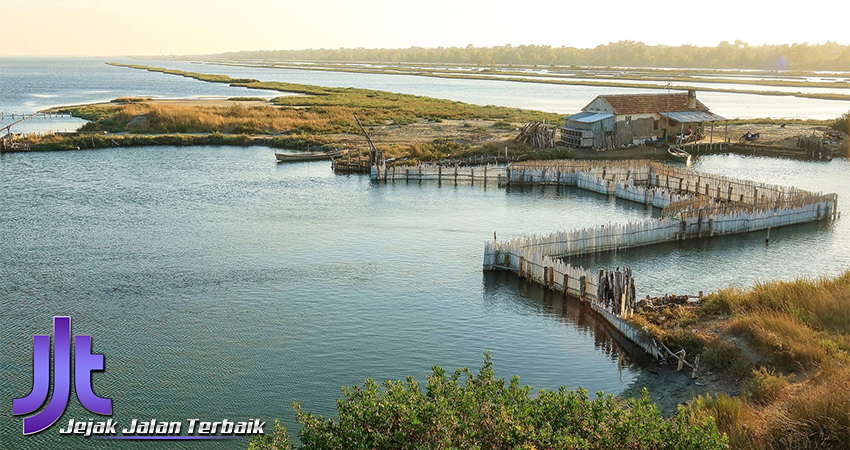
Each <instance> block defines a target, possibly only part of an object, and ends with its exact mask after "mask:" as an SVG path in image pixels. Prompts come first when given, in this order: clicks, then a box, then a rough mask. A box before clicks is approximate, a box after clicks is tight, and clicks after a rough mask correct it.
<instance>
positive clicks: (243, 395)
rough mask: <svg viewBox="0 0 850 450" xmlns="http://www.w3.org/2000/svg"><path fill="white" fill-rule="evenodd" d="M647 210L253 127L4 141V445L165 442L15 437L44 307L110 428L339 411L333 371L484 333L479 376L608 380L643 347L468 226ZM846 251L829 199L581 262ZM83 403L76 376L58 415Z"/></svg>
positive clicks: (798, 272) (678, 283)
mask: <svg viewBox="0 0 850 450" xmlns="http://www.w3.org/2000/svg"><path fill="white" fill-rule="evenodd" d="M5 64H6V63H5V61H4V62H3V66H0V67H2V68H3V69H2V70H4V72H3V83H4V84H5V83H7V80H8V78H7V73H8V72H6V70H7V66H6V65H5ZM110 70H117V69H115V68H111V69H110ZM125 70H127V72H126V73H127V74H128V75H131V74H144V76H145V77H147V76H148V75H150V74H147V73H146V72H141V71H130V70H129V69H125ZM162 77H165V78H164V80H166V81H169V82H170V81H173V82H175V83H178V84H182V83H184V80H185V81H191V82H193V83H195V82H194V81H193V80H187V79H184V78H181V77H166V76H164V75H162ZM135 83H136V82H128V83H126V85H128V86H134V85H136V84H135ZM139 83H141V82H139ZM197 83H200V82H197ZM166 84H167V83H166ZM190 84H192V83H190ZM201 84H202V85H203V84H204V83H201ZM187 86H189V85H187ZM213 86H218V85H213ZM220 86H221V87H225V88H226V86H224V85H220ZM149 89H151V90H153V88H151V87H149ZM171 89H183V87H179V88H175V87H173V86H172V87H171ZM56 92H57V94H56V95H57V97H56V98H59V99H64V98H65V97H68V96H71V95H76V94H71V93H63V91H62V90H57V91H56ZM121 92H122V93H121V94H120V95H124V92H126V93H127V94H128V95H130V94H132V93H133V92H134V91H133V90H132V89H127V90H126V91H121ZM226 92H227V91H226V90H225V92H222V94H224V95H226V96H230V95H228V94H226ZM91 95H95V94H91ZM240 95H241V94H240ZM111 96H112V95H111V94H108V95H107V97H111ZM115 96H117V95H115ZM20 98H22V99H27V101H30V100H29V98H30V96H27V95H21V96H20ZM34 98H39V97H34ZM87 98H88V97H87ZM19 104H20V103H19ZM694 168H695V169H697V170H704V171H708V172H715V173H722V174H726V175H730V176H737V177H744V178H749V179H754V180H759V181H767V182H773V183H781V184H791V185H796V186H799V187H802V188H806V189H810V190H816V191H825V192H837V193H838V194H839V197H840V198H850V188H848V183H847V182H846V180H845V178H846V174H847V173H848V170H850V164H848V162H847V161H846V160H845V159H837V160H835V161H832V162H828V163H826V162H802V161H792V160H784V159H770V158H753V157H741V156H735V155H717V156H710V157H703V158H700V159H698V160H697V163H696V164H695V167H694ZM839 205H841V200H839ZM657 213H658V211H657V210H656V211H654V212H653V211H647V210H646V209H645V207H644V206H643V205H637V204H633V203H629V202H624V201H620V200H617V201H609V200H608V199H607V198H605V197H604V196H599V195H596V194H592V193H588V192H584V191H580V190H576V189H554V188H535V189H511V190H505V189H502V188H497V187H495V186H490V185H488V186H486V187H485V186H480V185H475V186H469V185H460V186H453V185H447V184H444V185H442V186H438V185H437V184H436V183H422V184H419V183H412V184H407V183H395V184H374V183H371V182H370V181H369V180H368V179H367V178H365V177H362V176H335V175H333V174H332V173H331V171H330V167H329V164H327V163H325V162H314V163H304V164H293V165H277V164H275V160H274V152H273V150H271V149H267V148H262V147H254V148H235V147H192V148H178V147H146V148H132V149H103V150H95V151H84V152H60V153H29V154H7V155H3V156H2V157H0V267H2V271H3V276H2V277H0V302H2V303H0V308H2V309H0V312H2V329H3V331H2V333H0V336H2V337H1V338H0V339H2V340H0V344H2V348H3V352H2V360H0V392H2V399H0V404H2V405H5V406H2V407H0V448H60V447H61V448H163V447H164V446H163V445H161V443H159V444H157V443H151V442H116V441H105V440H96V439H85V438H79V437H60V436H59V435H58V427H57V426H54V427H53V428H51V429H49V430H47V431H45V432H42V433H40V434H37V435H35V436H29V437H24V436H22V435H21V432H20V427H21V417H13V416H11V407H10V405H11V401H12V398H15V397H21V396H24V395H26V394H28V392H29V388H30V387H31V379H32V363H31V359H32V336H33V335H34V334H50V333H52V330H51V328H52V322H51V320H52V317H53V316H54V315H69V316H71V318H72V331H73V333H74V334H90V335H92V336H93V338H92V339H93V347H94V351H95V352H97V353H102V354H104V355H106V356H105V359H106V370H105V371H103V372H102V373H97V374H95V375H94V378H93V379H94V382H93V386H94V388H95V392H97V393H98V394H100V395H103V396H107V397H111V398H112V399H113V409H114V414H113V418H114V419H115V420H117V421H118V422H119V424H120V425H121V426H125V425H128V424H129V422H130V421H131V420H132V419H139V420H150V419H158V420H178V421H179V420H185V419H189V418H200V419H202V420H221V419H228V420H247V419H249V418H254V417H256V418H260V419H262V420H264V421H266V422H267V423H270V422H271V421H272V420H273V419H274V418H280V419H281V420H282V422H283V424H284V425H285V426H287V428H289V429H290V434H295V430H296V429H297V425H296V422H295V419H294V413H293V410H292V406H291V403H292V402H300V403H301V404H302V405H303V406H304V408H305V409H306V410H308V411H311V412H314V413H318V414H324V415H326V416H328V415H333V414H334V408H335V399H337V398H339V397H340V395H341V394H340V387H341V386H343V385H355V384H361V383H362V382H363V380H364V379H365V378H367V377H372V378H375V379H378V380H382V379H403V378H404V377H405V376H408V375H413V376H415V377H417V378H418V379H420V380H422V381H424V378H425V376H426V375H427V374H428V373H429V371H430V367H431V366H432V365H435V364H436V365H440V366H442V367H444V368H446V369H449V370H451V369H454V368H456V367H463V366H469V367H470V368H472V369H475V368H477V367H478V366H479V364H480V361H481V359H482V358H483V352H484V351H490V352H491V353H492V356H493V359H494V360H495V362H496V372H497V375H499V376H511V375H515V374H516V375H519V376H520V377H521V381H522V382H523V383H525V384H530V385H531V386H533V387H534V388H535V389H539V388H546V389H555V388H557V387H559V386H561V385H565V386H567V387H569V388H576V387H578V386H584V387H585V388H587V389H588V390H590V391H591V392H594V391H598V390H604V391H606V392H610V393H614V394H616V393H618V392H620V391H622V390H624V389H625V388H627V387H629V386H630V384H631V383H632V382H633V381H634V380H635V379H636V377H637V376H639V374H640V373H641V371H642V370H643V369H642V368H641V367H642V365H641V362H640V358H638V357H635V356H628V357H627V358H626V360H627V363H626V364H625V365H624V366H623V365H621V364H618V363H619V362H620V355H621V354H622V351H621V350H620V348H619V347H618V346H617V345H616V344H615V343H614V342H613V341H612V340H611V338H610V337H609V336H608V335H607V334H606V333H605V332H604V330H602V329H601V327H600V326H599V324H598V323H596V322H595V321H594V319H593V316H591V315H589V314H588V313H587V311H585V310H582V308H580V306H579V305H578V304H576V303H574V302H571V301H568V302H564V301H563V300H562V299H560V298H559V297H557V296H552V295H550V294H546V293H544V292H543V291H542V290H540V289H538V288H535V287H533V286H528V285H526V284H525V283H524V282H522V281H519V280H518V279H517V278H516V277H515V276H512V275H505V274H492V273H484V272H482V270H481V259H482V251H483V243H484V242H485V241H486V240H488V239H492V237H493V232H494V231H495V232H497V234H498V237H499V239H504V238H508V237H511V236H518V235H524V234H528V233H533V232H536V233H542V232H549V231H553V230H556V229H570V228H575V227H583V226H592V225H596V224H599V223H608V222H622V221H628V220H642V219H644V218H647V217H650V216H651V215H652V214H657ZM848 249H850V225H848V224H847V220H846V218H845V219H841V220H839V221H837V222H835V223H830V224H827V223H822V224H813V225H803V226H797V227H791V228H786V229H778V230H773V231H772V232H771V242H770V244H769V245H767V246H766V245H765V243H764V236H763V235H762V234H760V233H756V234H752V235H743V236H731V237H725V238H719V239H715V240H705V241H701V242H687V243H684V244H669V245H662V246H655V247H648V248H644V249H639V250H635V251H628V252H622V253H618V254H611V255H603V256H598V257H588V258H581V259H578V260H577V261H576V262H577V263H580V264H584V265H587V266H599V265H604V266H616V265H624V264H625V265H629V266H632V267H634V271H635V276H636V279H637V282H638V294H639V295H641V296H642V295H646V294H650V295H658V294H663V293H669V292H677V293H696V292H697V291H699V290H703V291H711V290H714V289H717V288H721V287H725V286H728V285H729V284H739V285H742V286H747V285H751V284H753V283H755V282H758V281H760V280H766V279H774V278H782V279H791V278H794V277H796V276H817V275H827V274H835V273H838V272H839V271H840V270H842V269H846V268H848V267H850V251H849V250H848ZM91 416H92V414H90V413H88V412H87V411H85V410H84V409H83V408H82V407H81V406H80V404H79V402H78V401H77V400H76V398H75V397H74V396H73V395H72V398H71V401H70V402H69V407H68V410H67V411H66V413H65V415H64V416H63V417H62V419H61V420H60V423H61V424H66V423H67V420H68V419H71V418H74V419H81V420H86V419H88V418H90V417H91ZM167 447H168V448H201V447H203V448H245V447H246V441H245V440H244V439H238V440H232V441H213V442H205V443H203V444H199V443H192V442H188V443H186V442H169V443H168V445H167Z"/></svg>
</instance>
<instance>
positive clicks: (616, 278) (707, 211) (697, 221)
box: [371, 160, 838, 367]
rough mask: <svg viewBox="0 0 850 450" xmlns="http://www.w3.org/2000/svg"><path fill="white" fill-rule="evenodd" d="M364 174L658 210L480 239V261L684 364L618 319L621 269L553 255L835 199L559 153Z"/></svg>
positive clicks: (691, 233) (624, 286)
mask: <svg viewBox="0 0 850 450" xmlns="http://www.w3.org/2000/svg"><path fill="white" fill-rule="evenodd" d="M371 177H372V179H373V180H381V181H398V180H405V181H426V180H434V181H438V182H448V181H451V182H454V183H455V184H457V183H459V182H470V183H475V182H482V183H487V182H495V183H497V184H498V185H504V186H511V185H554V186H576V187H578V188H581V189H586V190H589V191H593V192H598V193H602V194H606V195H609V196H614V197H619V198H623V199H626V200H630V201H634V202H639V203H643V204H646V205H650V204H651V205H653V206H655V207H658V208H663V209H662V217H661V218H660V219H650V220H645V221H641V222H634V223H625V224H608V225H600V226H598V227H589V228H582V229H577V230H570V231H558V232H554V233H549V234H542V235H537V234H534V235H530V236H525V237H521V238H516V239H511V240H508V241H503V242H498V241H490V242H486V243H485V246H484V268H485V270H507V271H511V272H514V273H516V274H518V275H519V276H520V277H521V278H525V279H527V280H529V281H533V282H536V283H539V284H542V285H543V286H545V287H547V288H548V289H551V290H555V291H559V292H563V293H564V295H565V296H573V297H577V298H579V299H581V300H582V301H584V302H586V303H588V304H589V305H590V307H591V308H592V309H593V310H594V311H596V312H597V313H598V314H600V315H601V316H602V317H603V318H605V320H606V321H607V322H608V323H610V324H611V325H612V326H613V327H614V328H616V329H617V330H619V332H620V333H622V334H623V335H624V336H625V337H627V338H628V339H629V340H631V341H632V342H634V343H635V344H637V345H638V346H640V347H641V348H643V349H644V350H645V351H646V352H648V353H649V354H651V355H653V356H655V357H663V356H664V355H672V356H674V357H676V358H678V359H679V361H680V367H681V365H682V364H687V365H689V366H691V365H690V363H688V362H686V361H685V360H684V357H683V356H681V355H674V354H673V353H672V352H671V351H670V350H669V349H667V348H666V347H664V346H663V345H662V344H660V343H658V342H656V341H655V340H654V339H653V338H652V336H650V335H649V334H648V333H646V332H645V331H643V330H639V329H637V328H635V327H633V326H632V325H631V324H630V323H629V322H628V318H629V317H630V316H631V314H632V311H633V310H634V307H635V298H636V292H635V282H634V279H633V278H632V274H631V270H630V269H628V268H624V269H623V270H622V271H621V270H619V268H617V270H614V271H611V270H606V269H599V271H589V270H586V269H584V268H582V267H575V266H572V265H570V264H568V263H566V262H564V261H563V259H562V258H566V257H571V256H576V255H583V254H591V253H602V252H610V251H619V250H624V249H628V248H634V247H639V246H644V245H651V244H656V243H661V242H668V241H675V240H683V239H692V238H703V237H710V236H717V235H724V234H733V233H745V232H751V231H757V230H765V229H767V230H769V229H770V228H772V227H780V226H786V225H792V224H798V223H805V222H811V221H815V220H827V219H830V218H832V219H834V218H835V217H836V215H837V207H838V196H837V195H835V194H826V195H824V194H821V193H812V192H807V191H805V190H802V189H798V188H795V187H788V186H779V185H772V184H767V183H758V182H754V181H749V180H740V179H735V178H731V177H725V176H721V175H714V174H706V173H699V172H691V171H688V170H685V169H678V168H672V167H668V166H665V165H663V164H659V163H656V162H651V161H581V160H568V161H546V162H520V163H513V164H510V165H507V166H497V165H488V166H478V167H473V166H467V167H460V166H458V165H455V166H442V165H419V166H413V167H401V166H395V167H387V166H385V165H382V166H373V167H372V170H371Z"/></svg>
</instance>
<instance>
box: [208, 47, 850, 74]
mask: <svg viewBox="0 0 850 450" xmlns="http://www.w3.org/2000/svg"><path fill="white" fill-rule="evenodd" d="M206 56H214V57H218V58H226V59H235V60H240V59H251V60H258V59H259V60H263V59H265V60H288V61H292V60H307V61H374V62H378V61H380V62H415V63H449V64H471V65H480V66H489V65H495V64H499V65H509V64H512V65H542V66H550V65H558V66H619V67H670V68H709V69H761V70H783V69H785V70H802V71H811V70H832V71H844V72H846V71H850V45H841V44H838V43H836V42H827V43H825V44H809V43H802V44H784V45H749V44H747V43H746V42H742V41H735V42H732V43H729V42H727V41H723V42H721V43H720V44H719V45H717V46H716V47H697V46H693V45H680V46H667V45H646V44H644V43H643V42H635V41H619V42H612V43H608V44H605V45H599V46H597V47H595V48H575V47H552V46H549V45H520V46H516V47H514V46H512V45H510V44H508V45H504V46H501V47H473V46H472V45H468V46H466V47H437V48H424V47H410V48H395V49H385V48H372V49H368V48H362V47H361V48H339V49H309V50H262V51H240V52H229V53H221V54H217V55H206Z"/></svg>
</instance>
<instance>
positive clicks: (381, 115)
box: [109, 63, 560, 132]
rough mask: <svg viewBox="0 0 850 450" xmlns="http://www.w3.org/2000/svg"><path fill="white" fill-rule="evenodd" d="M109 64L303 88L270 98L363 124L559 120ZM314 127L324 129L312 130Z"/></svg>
mask: <svg viewBox="0 0 850 450" xmlns="http://www.w3.org/2000/svg"><path fill="white" fill-rule="evenodd" d="M109 64H111V65H113V66H119V67H129V68H133V69H143V70H148V71H151V72H161V73H165V74H171V75H179V76H184V77H189V78H194V79H197V80H201V81H208V82H216V83H228V84H231V85H233V86H241V87H247V88H253V89H267V90H275V91H280V92H288V93H297V94H304V95H298V96H281V97H277V98H275V99H273V100H272V102H273V103H274V104H275V105H277V106H281V107H288V108H314V109H315V110H316V112H317V113H319V114H323V113H326V112H334V111H336V112H339V111H344V113H345V114H349V113H357V115H358V117H359V118H360V121H361V122H363V124H364V125H367V126H375V125H385V124H387V123H388V122H389V123H394V124H399V125H404V124H410V123H414V122H415V121H416V120H417V119H427V120H435V119H441V120H447V119H454V120H465V119H486V120H501V121H510V122H531V121H537V120H541V121H542V120H547V121H550V122H557V121H559V120H560V115H559V114H553V113H544V112H541V111H532V110H524V109H518V108H507V107H500V106H492V105H488V106H478V105H470V104H468V103H463V102H457V101H451V100H443V99H436V98H430V97H423V96H418V95H410V94H397V93H392V92H385V91H377V90H371V89H357V88H333V87H323V86H314V85H305V84H296V83H285V82H277V81H274V82H262V81H258V80H254V79H238V78H230V77H228V76H227V75H208V74H200V73H194V72H183V71H179V70H169V69H163V68H159V67H149V66H139V65H129V64H117V63H109ZM319 108H324V109H319ZM345 122H346V124H347V125H348V126H349V128H351V129H352V131H356V130H357V128H356V124H354V120H353V118H351V119H346V120H345ZM329 131H332V130H329ZM314 132H323V131H322V130H314Z"/></svg>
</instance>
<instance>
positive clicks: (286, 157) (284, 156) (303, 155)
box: [274, 148, 345, 162]
mask: <svg viewBox="0 0 850 450" xmlns="http://www.w3.org/2000/svg"><path fill="white" fill-rule="evenodd" d="M344 154H345V150H343V149H339V148H337V149H334V150H332V151H329V152H299V153H283V152H275V154H274V155H275V157H276V158H277V162H301V161H318V160H323V159H334V158H339V157H340V156H343V155H344Z"/></svg>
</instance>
